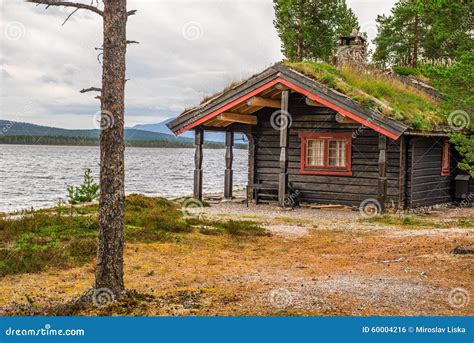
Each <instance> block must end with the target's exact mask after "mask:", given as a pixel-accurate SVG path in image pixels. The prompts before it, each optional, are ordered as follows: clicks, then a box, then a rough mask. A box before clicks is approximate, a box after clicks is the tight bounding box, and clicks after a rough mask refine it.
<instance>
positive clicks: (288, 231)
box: [204, 201, 474, 238]
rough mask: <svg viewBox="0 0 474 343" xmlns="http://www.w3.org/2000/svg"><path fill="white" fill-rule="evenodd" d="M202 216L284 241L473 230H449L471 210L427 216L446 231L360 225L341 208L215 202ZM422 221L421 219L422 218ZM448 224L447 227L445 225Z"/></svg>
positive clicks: (357, 217)
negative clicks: (318, 233)
mask: <svg viewBox="0 0 474 343" xmlns="http://www.w3.org/2000/svg"><path fill="white" fill-rule="evenodd" d="M204 213H205V214H206V215H207V216H210V217H223V218H225V217H229V218H239V219H241V220H256V221H259V222H261V223H262V224H263V225H264V226H265V227H266V228H267V229H268V230H269V231H270V232H271V233H274V234H276V235H280V236H284V237H287V238H297V237H301V236H304V235H307V234H309V232H310V231H311V230H313V229H318V230H344V231H357V232H371V231H386V234H387V235H390V236H397V237H406V236H420V235H438V234H439V235H442V234H446V233H449V234H450V235H456V234H458V235H464V234H467V233H473V230H472V229H469V228H459V227H455V226H453V227H450V226H449V222H448V221H450V220H451V221H453V220H455V219H456V218H458V217H469V216H470V217H474V208H464V209H443V210H436V211H432V212H430V214H429V215H427V216H428V217H429V218H430V219H433V220H434V221H437V222H440V223H444V225H447V226H448V227H449V228H439V229H438V228H420V227H416V226H413V227H403V228H402V227H399V226H392V225H380V224H373V223H367V222H361V221H360V219H362V218H363V217H362V216H361V214H360V213H359V211H354V210H351V209H349V208H343V209H312V208H304V207H303V208H296V209H293V210H286V209H282V208H280V207H278V206H276V205H268V204H259V205H255V204H249V206H248V207H246V206H245V204H243V203H241V202H240V201H228V202H216V203H213V204H211V206H210V207H206V208H204ZM422 218H423V217H422ZM446 223H448V224H446Z"/></svg>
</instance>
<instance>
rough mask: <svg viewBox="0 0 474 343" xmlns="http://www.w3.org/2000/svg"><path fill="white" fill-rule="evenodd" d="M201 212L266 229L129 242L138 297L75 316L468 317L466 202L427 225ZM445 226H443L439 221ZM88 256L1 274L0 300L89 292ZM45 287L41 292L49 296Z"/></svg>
mask: <svg viewBox="0 0 474 343" xmlns="http://www.w3.org/2000/svg"><path fill="white" fill-rule="evenodd" d="M205 211H206V213H205V214H204V215H205V216H208V217H216V218H220V219H223V218H229V219H230V218H232V219H241V220H242V219H248V220H255V221H258V222H261V223H262V225H264V226H265V227H266V228H268V229H269V230H270V231H271V232H272V233H273V235H271V236H269V237H250V238H236V237H230V236H227V235H224V236H209V235H204V234H201V233H197V232H196V233H192V234H187V235H183V236H182V238H180V239H179V240H177V241H174V242H166V243H150V244H143V243H140V244H128V245H127V246H126V254H125V275H126V284H127V287H128V288H129V289H134V290H137V291H139V292H140V293H146V294H149V295H150V296H149V297H146V298H144V299H142V300H134V302H133V303H127V302H125V303H122V304H119V305H114V306H112V307H105V308H100V307H98V308H92V309H90V310H87V311H85V312H84V313H81V314H93V315H95V314H111V313H114V314H130V315H474V303H473V301H474V300H473V299H472V297H473V296H472V294H473V291H474V287H473V285H474V256H473V255H454V254H452V250H453V249H454V248H455V247H457V246H463V247H465V248H471V249H473V248H474V230H473V229H469V228H463V227H455V226H453V227H449V226H450V225H451V224H450V223H453V225H454V223H458V221H457V220H458V219H459V218H471V219H472V217H473V214H474V212H473V209H464V210H462V211H454V210H443V211H440V212H434V213H432V214H431V215H429V216H428V217H426V216H425V217H424V218H429V220H431V221H432V222H433V223H435V225H438V224H439V225H440V228H434V227H426V226H423V227H421V228H420V227H416V226H412V227H401V226H397V225H384V224H380V223H374V224H372V223H367V222H361V221H360V216H359V214H358V212H353V211H334V210H326V211H324V210H311V209H299V210H296V211H284V210H280V209H277V208H275V207H272V206H266V205H259V206H257V207H250V208H246V207H245V206H244V205H241V204H235V203H222V204H217V205H213V206H212V207H210V208H205ZM441 224H442V225H441ZM93 268H94V266H93V264H92V263H91V264H88V265H86V266H84V267H82V268H75V269H70V270H62V271H61V270H50V271H48V272H43V273H39V274H22V275H13V276H7V277H4V278H2V280H1V281H0V282H1V286H0V307H1V306H3V307H7V308H8V307H12V306H16V305H14V304H12V301H15V302H18V303H26V302H27V300H26V299H27V297H28V299H29V301H30V302H31V301H32V302H33V304H38V305H42V304H44V303H56V302H62V301H65V300H67V299H70V298H71V297H73V296H75V295H77V294H79V293H81V292H82V291H84V290H85V289H87V288H88V287H89V286H90V285H91V284H92V280H93ZM46 294H47V295H48V296H47V297H45V295H46Z"/></svg>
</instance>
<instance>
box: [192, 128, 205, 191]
mask: <svg viewBox="0 0 474 343" xmlns="http://www.w3.org/2000/svg"><path fill="white" fill-rule="evenodd" d="M203 142H204V132H203V130H202V128H200V127H199V128H196V130H195V137H194V144H195V145H196V150H195V152H194V195H193V197H194V199H197V200H202V144H203Z"/></svg>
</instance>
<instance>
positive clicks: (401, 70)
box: [392, 66, 420, 76]
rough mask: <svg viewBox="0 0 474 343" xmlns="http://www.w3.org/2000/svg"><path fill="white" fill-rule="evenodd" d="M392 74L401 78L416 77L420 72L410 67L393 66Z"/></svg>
mask: <svg viewBox="0 0 474 343" xmlns="http://www.w3.org/2000/svg"><path fill="white" fill-rule="evenodd" d="M392 70H393V71H394V73H396V74H398V75H402V76H410V75H411V76H418V75H420V71H419V70H418V69H416V68H411V67H403V66H394V67H393V68H392Z"/></svg>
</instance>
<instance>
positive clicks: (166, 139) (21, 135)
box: [0, 120, 223, 148]
mask: <svg viewBox="0 0 474 343" xmlns="http://www.w3.org/2000/svg"><path fill="white" fill-rule="evenodd" d="M99 133H100V131H99V130H98V129H89V130H69V129H61V128H57V127H50V126H41V125H36V124H31V123H22V122H15V121H8V120H0V143H3V144H55V145H98V143H99ZM35 137H36V139H35ZM38 137H42V138H41V139H37V138H38ZM125 140H126V141H127V143H128V145H130V146H144V147H193V145H194V140H193V138H189V137H176V136H174V135H173V134H166V133H161V132H152V131H146V130H138V129H135V128H126V129H125ZM205 147H208V148H221V147H223V144H222V143H217V142H214V143H212V142H210V143H208V144H206V145H205Z"/></svg>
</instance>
